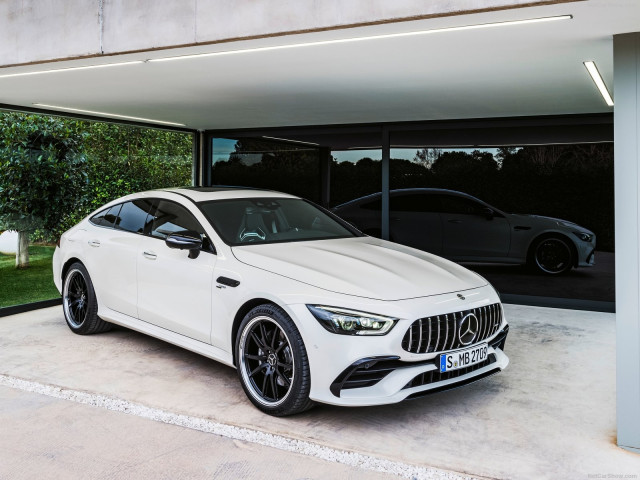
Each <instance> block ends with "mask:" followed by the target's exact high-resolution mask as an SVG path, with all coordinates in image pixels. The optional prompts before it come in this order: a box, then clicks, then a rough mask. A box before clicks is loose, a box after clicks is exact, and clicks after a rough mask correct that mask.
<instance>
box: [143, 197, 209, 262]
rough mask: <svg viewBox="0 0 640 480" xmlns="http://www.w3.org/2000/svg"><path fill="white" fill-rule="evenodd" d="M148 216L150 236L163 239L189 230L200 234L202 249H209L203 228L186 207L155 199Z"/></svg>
mask: <svg viewBox="0 0 640 480" xmlns="http://www.w3.org/2000/svg"><path fill="white" fill-rule="evenodd" d="M149 217H150V218H149V221H150V226H149V235H151V236H152V237H154V238H160V239H162V240H164V239H165V238H167V237H168V236H169V235H170V234H172V233H175V232H183V231H185V230H190V231H193V232H196V233H199V234H200V235H201V236H202V240H203V242H202V245H203V250H207V251H210V250H211V244H210V242H209V240H208V238H207V236H206V234H205V231H204V228H202V226H201V225H200V223H199V222H198V220H196V217H194V216H193V214H192V213H191V212H190V211H189V210H188V209H187V208H186V207H184V206H182V205H180V204H178V203H175V202H171V201H168V200H158V199H156V200H154V208H153V209H152V210H151V214H150V216H149Z"/></svg>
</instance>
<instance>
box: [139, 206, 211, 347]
mask: <svg viewBox="0 0 640 480" xmlns="http://www.w3.org/2000/svg"><path fill="white" fill-rule="evenodd" d="M153 202H154V205H153V208H152V210H151V213H150V216H149V227H148V236H145V237H144V238H143V239H142V241H141V243H140V244H139V247H138V251H137V259H136V262H134V263H135V264H137V268H138V312H139V316H140V319H141V320H144V321H145V322H148V323H151V324H153V325H156V326H158V327H162V328H165V329H167V330H171V331H173V332H176V333H179V334H181V335H185V336H187V337H190V338H193V339H195V340H199V341H202V342H206V343H209V342H210V336H211V321H212V308H211V302H212V288H213V268H214V266H215V264H216V255H215V254H214V253H213V249H212V247H211V245H210V243H209V240H208V239H207V237H206V234H205V231H204V229H203V228H202V226H201V225H200V223H199V222H198V221H197V220H196V218H195V217H194V216H193V214H192V213H191V212H189V210H188V209H187V208H186V207H185V206H184V205H182V204H180V203H177V202H174V201H171V200H166V199H155V200H154V201H153ZM184 230H191V231H195V232H197V233H199V234H200V235H201V236H202V238H203V240H204V243H203V250H202V251H201V252H200V255H199V256H198V257H197V258H189V252H188V251H187V250H177V249H171V248H169V247H168V246H167V245H166V243H165V239H166V238H167V236H168V235H169V234H171V233H173V232H179V231H184Z"/></svg>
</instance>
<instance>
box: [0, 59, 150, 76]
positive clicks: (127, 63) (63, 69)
mask: <svg viewBox="0 0 640 480" xmlns="http://www.w3.org/2000/svg"><path fill="white" fill-rule="evenodd" d="M139 63H144V61H143V60H135V61H131V62H118V63H103V64H100V65H84V66H81V67H65V68H54V69H51V70H37V71H35V72H21V73H7V74H0V78H9V77H26V76H29V75H42V74H43V73H60V72H68V71H70V70H73V71H76V70H93V69H95V68H106V67H121V66H123V65H136V64H139Z"/></svg>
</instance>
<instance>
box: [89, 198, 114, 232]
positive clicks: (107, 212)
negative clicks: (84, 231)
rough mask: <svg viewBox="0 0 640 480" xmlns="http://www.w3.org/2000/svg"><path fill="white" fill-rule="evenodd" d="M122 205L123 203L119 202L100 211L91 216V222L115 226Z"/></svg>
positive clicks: (102, 225)
mask: <svg viewBox="0 0 640 480" xmlns="http://www.w3.org/2000/svg"><path fill="white" fill-rule="evenodd" d="M120 207H122V204H121V203H119V204H118V205H114V206H113V207H111V208H107V209H104V210H103V211H101V212H99V213H96V214H95V215H94V216H93V217H91V219H90V220H91V223H93V224H94V225H98V226H100V227H110V228H113V226H114V224H115V222H116V219H117V218H118V213H119V212H120Z"/></svg>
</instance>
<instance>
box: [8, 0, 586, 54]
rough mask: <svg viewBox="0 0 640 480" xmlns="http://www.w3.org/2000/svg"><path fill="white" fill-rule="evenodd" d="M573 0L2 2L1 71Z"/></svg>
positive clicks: (104, 0) (142, 0)
mask: <svg viewBox="0 0 640 480" xmlns="http://www.w3.org/2000/svg"><path fill="white" fill-rule="evenodd" d="M562 1H574V0H551V1H548V0H547V1H536V0H430V1H424V0H393V1H389V0H169V1H157V0H64V1H53V0H0V67H1V66H8V65H17V64H26V63H33V62H42V61H50V60H60V59H70V58H77V57H83V56H99V55H102V54H116V53H122V52H127V51H136V50H149V49H157V48H170V47H175V46H181V45H194V44H199V43H213V42H219V41H224V40H229V39H234V38H247V37H255V36H269V35H278V34H283V33H290V32H299V31H308V30H323V29H332V28H344V27H346V26H350V25H361V24H367V23H380V22H386V21H393V20H396V21H397V20H401V19H413V18H425V17H430V16H442V15H453V14H457V13H464V12H473V11H485V10H493V9H501V8H513V7H518V6H524V5H535V4H546V3H558V2H562Z"/></svg>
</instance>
